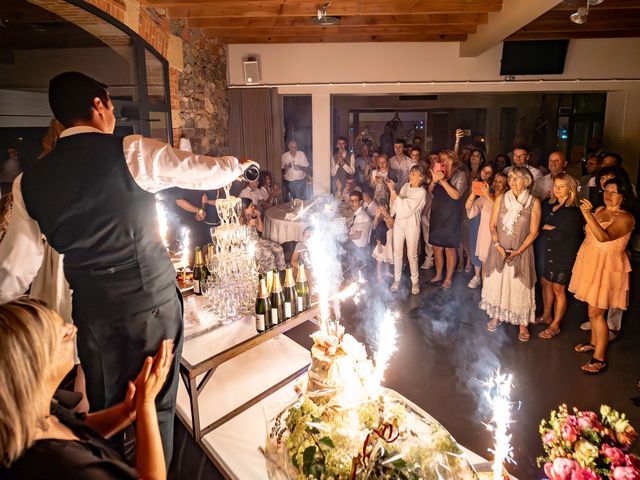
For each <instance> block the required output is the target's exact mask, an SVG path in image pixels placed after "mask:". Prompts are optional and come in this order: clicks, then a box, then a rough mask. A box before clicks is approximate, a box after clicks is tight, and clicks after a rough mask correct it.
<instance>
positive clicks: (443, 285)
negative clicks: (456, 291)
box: [440, 282, 451, 290]
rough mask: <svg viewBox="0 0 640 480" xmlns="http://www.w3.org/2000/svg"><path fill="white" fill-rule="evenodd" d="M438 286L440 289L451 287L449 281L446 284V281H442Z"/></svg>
mask: <svg viewBox="0 0 640 480" xmlns="http://www.w3.org/2000/svg"><path fill="white" fill-rule="evenodd" d="M440 288H441V289H442V290H449V289H450V288H451V282H449V283H448V284H447V283H446V282H442V285H440Z"/></svg>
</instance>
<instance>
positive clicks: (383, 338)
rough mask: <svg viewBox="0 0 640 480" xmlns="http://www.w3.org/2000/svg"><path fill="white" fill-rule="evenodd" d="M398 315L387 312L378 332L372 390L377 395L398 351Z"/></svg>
mask: <svg viewBox="0 0 640 480" xmlns="http://www.w3.org/2000/svg"><path fill="white" fill-rule="evenodd" d="M397 318H398V315H397V314H396V313H394V312H390V311H388V310H387V312H386V313H385V315H384V318H383V319H382V322H381V323H380V329H379V330H378V339H377V342H378V349H377V351H376V355H375V367H374V369H373V379H372V388H373V389H374V392H375V393H376V395H377V394H378V393H379V392H380V388H381V385H382V380H384V371H385V370H386V369H387V367H388V366H389V360H390V359H391V357H392V355H393V354H394V353H395V352H396V351H397V350H398V347H397V346H396V338H397V336H398V332H397V330H396V320H397Z"/></svg>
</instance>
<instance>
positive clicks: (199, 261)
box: [193, 247, 209, 295]
mask: <svg viewBox="0 0 640 480" xmlns="http://www.w3.org/2000/svg"><path fill="white" fill-rule="evenodd" d="M208 276H209V270H208V269H207V266H206V265H205V264H204V257H203V256H202V247H196V258H195V263H194V265H193V293H195V294H196V295H202V290H203V288H202V285H204V283H205V282H206V281H207V277H208Z"/></svg>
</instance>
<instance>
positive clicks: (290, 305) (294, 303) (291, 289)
mask: <svg viewBox="0 0 640 480" xmlns="http://www.w3.org/2000/svg"><path fill="white" fill-rule="evenodd" d="M283 293H284V318H285V320H288V319H290V318H291V317H293V316H295V315H296V314H297V313H298V292H297V291H296V282H295V281H294V280H293V270H292V269H291V265H287V267H286V269H285V273H284V292H283Z"/></svg>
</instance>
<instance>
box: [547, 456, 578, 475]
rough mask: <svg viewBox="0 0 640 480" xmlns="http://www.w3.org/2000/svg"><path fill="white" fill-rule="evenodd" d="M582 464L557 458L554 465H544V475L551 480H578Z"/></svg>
mask: <svg viewBox="0 0 640 480" xmlns="http://www.w3.org/2000/svg"><path fill="white" fill-rule="evenodd" d="M580 470H581V468H580V464H579V463H578V462H576V461H575V460H570V459H568V458H556V459H554V460H553V463H545V464H544V473H545V475H546V476H547V477H549V480H578V479H579V477H578V476H577V475H578V472H579V471H580Z"/></svg>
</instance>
